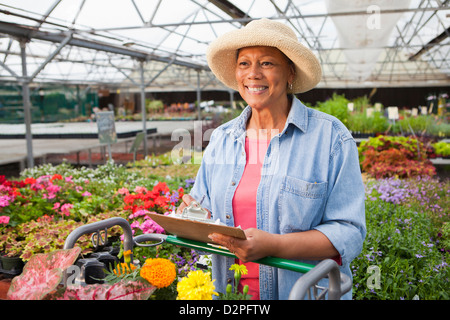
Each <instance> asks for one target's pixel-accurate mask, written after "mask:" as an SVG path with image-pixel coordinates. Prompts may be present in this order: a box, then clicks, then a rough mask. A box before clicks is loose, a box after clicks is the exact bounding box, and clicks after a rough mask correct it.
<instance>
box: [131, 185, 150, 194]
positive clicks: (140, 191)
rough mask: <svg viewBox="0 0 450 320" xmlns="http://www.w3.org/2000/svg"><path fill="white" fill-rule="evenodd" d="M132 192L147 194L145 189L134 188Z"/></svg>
mask: <svg viewBox="0 0 450 320" xmlns="http://www.w3.org/2000/svg"><path fill="white" fill-rule="evenodd" d="M134 192H136V193H146V192H147V188H146V187H140V186H137V187H136V188H134Z"/></svg>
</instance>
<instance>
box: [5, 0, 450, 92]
mask: <svg viewBox="0 0 450 320" xmlns="http://www.w3.org/2000/svg"><path fill="white" fill-rule="evenodd" d="M263 17H265V18H269V19H275V20H278V21H281V22H283V23H286V24H287V25H289V26H290V27H292V28H293V29H294V30H295V32H296V33H297V35H298V38H299V40H300V41H301V42H302V43H303V44H305V45H306V46H308V47H309V48H311V49H312V50H313V52H314V53H315V54H316V55H317V57H318V58H319V60H320V61H321V64H322V68H323V79H322V81H321V82H320V84H319V87H322V88H356V87H383V86H389V87H400V86H445V85H448V84H449V80H450V57H449V55H450V49H449V45H450V39H449V35H450V29H449V25H450V6H449V1H448V0H445V1H444V0H436V1H432V0H396V1H392V0H391V1H389V0H379V1H366V0H257V1H256V0H239V1H238V0H176V1H174V0H152V1H149V0H0V81H2V82H19V83H20V82H23V81H28V82H29V83H33V84H35V85H37V86H39V85H41V84H44V83H68V84H83V85H88V86H98V87H102V86H104V87H109V88H111V87H117V88H123V87H129V88H136V89H139V88H140V87H141V88H142V85H144V86H145V88H146V90H147V91H174V90H176V91H186V90H189V91H190V90H193V91H195V90H197V88H198V87H200V88H201V89H202V90H227V89H226V88H225V87H224V86H223V85H222V84H220V83H219V82H218V81H217V80H216V79H215V77H214V76H213V75H212V74H211V72H210V71H209V68H208V66H207V63H206V59H205V52H206V48H207V46H208V44H209V43H210V42H211V41H212V40H214V39H215V38H217V37H218V36H220V35H221V34H223V33H225V32H227V31H230V30H233V29H236V28H241V27H242V26H244V25H245V24H247V23H248V22H249V21H251V20H253V19H258V18H263ZM24 65H25V66H26V73H24V69H23V66H24ZM140 70H142V72H141V71H140Z"/></svg>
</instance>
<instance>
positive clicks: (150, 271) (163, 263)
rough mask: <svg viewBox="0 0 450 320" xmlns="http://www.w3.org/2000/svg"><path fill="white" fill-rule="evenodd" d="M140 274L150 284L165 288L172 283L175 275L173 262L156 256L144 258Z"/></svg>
mask: <svg viewBox="0 0 450 320" xmlns="http://www.w3.org/2000/svg"><path fill="white" fill-rule="evenodd" d="M140 275H141V277H142V278H144V279H145V280H147V281H148V282H149V283H150V284H151V285H153V286H155V287H157V288H165V287H168V286H170V285H171V284H172V282H173V281H174V280H175V277H176V276H177V271H176V268H175V264H174V263H173V262H171V261H169V260H167V259H163V258H156V259H147V260H145V263H144V265H143V266H142V268H141V271H140Z"/></svg>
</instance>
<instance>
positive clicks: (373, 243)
mask: <svg viewBox="0 0 450 320" xmlns="http://www.w3.org/2000/svg"><path fill="white" fill-rule="evenodd" d="M366 219H367V222H366V223H367V230H368V232H367V237H366V239H365V241H364V246H363V250H362V253H361V254H360V255H359V256H358V257H357V258H356V259H355V260H354V261H353V264H352V272H353V277H354V280H353V283H354V286H353V298H354V299H357V300H359V299H379V300H398V299H409V300H410V299H413V298H419V299H425V300H427V299H430V300H435V299H442V300H447V299H449V297H450V296H449V291H448V288H449V276H450V269H449V268H448V264H447V262H446V261H448V260H447V259H448V258H449V254H448V252H441V251H440V250H439V247H438V246H437V245H436V239H435V238H433V237H432V236H431V235H432V234H433V232H434V228H433V225H432V224H431V221H430V220H429V219H428V217H427V215H426V214H425V213H420V212H416V211H414V210H412V209H410V208H408V207H407V206H401V205H396V204H393V203H389V202H386V201H383V200H380V199H378V198H377V199H375V200H370V201H366ZM371 266H376V267H377V268H379V270H380V273H379V275H380V283H379V286H378V287H377V286H374V283H373V282H372V280H373V278H371V276H372V275H373V274H372V273H371V272H370V271H369V270H370V269H369V268H370V267H371Z"/></svg>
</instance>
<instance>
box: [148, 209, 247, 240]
mask: <svg viewBox="0 0 450 320" xmlns="http://www.w3.org/2000/svg"><path fill="white" fill-rule="evenodd" d="M148 215H149V216H150V217H151V218H152V219H153V221H155V222H156V223H157V224H159V225H160V226H161V227H163V228H164V230H165V231H166V232H168V233H171V234H173V235H176V236H177V237H180V238H185V239H189V240H195V241H200V242H205V243H212V244H217V243H215V242H214V241H212V240H211V239H210V238H208V235H209V234H211V233H221V234H225V235H228V236H232V237H235V238H239V239H243V240H245V239H247V238H246V236H245V233H244V230H242V229H241V228H236V227H228V226H223V225H219V224H214V223H207V222H200V221H195V220H190V219H182V218H175V217H169V216H164V215H162V214H157V213H149V214H148Z"/></svg>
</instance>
